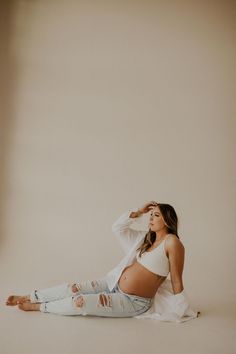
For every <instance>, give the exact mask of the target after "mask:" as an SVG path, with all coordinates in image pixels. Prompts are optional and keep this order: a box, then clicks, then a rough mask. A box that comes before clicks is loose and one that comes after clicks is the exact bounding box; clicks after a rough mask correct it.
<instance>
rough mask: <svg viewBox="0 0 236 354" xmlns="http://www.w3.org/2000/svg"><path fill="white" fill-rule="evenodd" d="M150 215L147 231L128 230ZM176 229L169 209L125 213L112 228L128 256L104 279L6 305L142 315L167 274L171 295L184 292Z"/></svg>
mask: <svg viewBox="0 0 236 354" xmlns="http://www.w3.org/2000/svg"><path fill="white" fill-rule="evenodd" d="M148 212H150V223H149V230H148V232H147V231H138V230H135V229H133V228H131V227H130V225H132V223H133V221H134V220H136V219H137V218H139V217H140V216H141V215H143V214H145V213H148ZM177 226H178V218H177V215H176V212H175V210H174V208H173V207H172V206H171V205H169V204H161V203H157V202H155V201H151V202H148V203H145V204H144V206H143V207H142V208H140V209H138V210H137V211H128V212H126V213H124V214H122V215H121V216H120V217H119V219H118V220H117V221H116V222H115V223H114V224H113V226H112V230H113V232H114V233H115V235H116V236H117V238H118V239H119V238H121V239H122V240H123V241H122V242H123V249H124V251H125V253H126V255H125V257H124V258H123V259H122V260H121V262H120V263H119V264H118V265H117V266H116V267H115V268H114V269H112V270H111V271H110V272H109V273H107V275H106V276H105V277H103V278H99V279H95V280H86V281H82V282H80V281H79V282H75V283H72V284H70V283H63V284H60V285H58V286H55V287H50V288H46V289H41V290H40V289H38V290H34V291H32V292H31V293H30V294H29V295H25V296H17V295H11V296H9V297H8V299H7V301H6V305H8V306H15V305H18V308H19V309H21V310H24V311H41V312H45V313H54V314H58V315H84V316H85V315H93V316H102V317H133V316H137V315H139V314H141V313H144V312H146V311H147V310H148V309H149V308H150V307H151V305H152V303H153V300H154V296H155V294H156V293H157V290H158V288H159V287H160V285H161V284H162V283H163V281H164V280H165V279H166V277H167V275H168V274H169V272H170V275H171V284H172V287H173V293H174V294H179V293H181V292H182V291H183V281H182V273H183V267H184V253H185V250H184V246H183V244H182V243H181V241H180V239H179V236H178V232H177Z"/></svg>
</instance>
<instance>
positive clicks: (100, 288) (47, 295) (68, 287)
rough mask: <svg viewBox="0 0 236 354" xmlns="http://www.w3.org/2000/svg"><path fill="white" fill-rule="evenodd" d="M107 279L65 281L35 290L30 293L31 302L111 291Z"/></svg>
mask: <svg viewBox="0 0 236 354" xmlns="http://www.w3.org/2000/svg"><path fill="white" fill-rule="evenodd" d="M109 291H110V290H109V288H108V286H107V283H106V281H105V280H104V279H103V278H100V279H97V280H85V281H82V282H79V283H73V284H70V283H63V284H60V285H57V286H54V287H50V288H46V289H40V290H34V291H32V292H31V293H30V302H31V303H43V302H49V301H55V300H61V299H65V298H68V297H72V296H75V295H79V294H97V293H99V292H109Z"/></svg>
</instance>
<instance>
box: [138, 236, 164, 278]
mask: <svg viewBox="0 0 236 354" xmlns="http://www.w3.org/2000/svg"><path fill="white" fill-rule="evenodd" d="M165 240H166V238H165V239H164V240H163V241H162V242H161V243H160V244H159V245H158V246H157V247H156V248H154V249H153V250H152V251H146V252H144V253H143V254H142V256H141V257H139V252H140V250H139V251H137V252H136V259H137V262H138V263H140V264H142V265H143V266H144V267H145V268H147V269H148V270H150V271H151V272H153V273H155V274H157V275H161V276H167V275H168V273H169V259H168V257H167V255H166V252H165V248H164V244H165Z"/></svg>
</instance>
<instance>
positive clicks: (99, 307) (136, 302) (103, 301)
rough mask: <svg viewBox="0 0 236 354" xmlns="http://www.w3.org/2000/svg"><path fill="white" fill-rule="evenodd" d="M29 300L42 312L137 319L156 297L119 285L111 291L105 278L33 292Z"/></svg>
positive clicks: (64, 284)
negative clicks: (133, 291) (134, 317)
mask: <svg viewBox="0 0 236 354" xmlns="http://www.w3.org/2000/svg"><path fill="white" fill-rule="evenodd" d="M72 285H74V286H76V289H75V290H72ZM76 290H77V291H76ZM75 291H76V292H75ZM30 300H31V302H32V303H41V305H40V311H41V312H46V313H54V314H58V315H70V316H73V315H74V316H76V315H83V316H86V315H91V316H102V317H133V316H137V315H139V314H141V313H144V312H146V311H147V310H148V309H149V308H150V307H151V305H152V302H153V298H146V297H141V296H137V295H130V294H127V293H124V292H123V291H122V290H121V289H120V287H119V285H118V283H117V284H116V286H115V287H114V288H113V289H112V291H110V290H109V288H108V285H107V283H106V281H105V279H103V278H100V279H97V280H92V281H90V280H86V281H83V282H79V283H74V284H69V283H63V284H61V285H58V286H55V287H51V288H47V289H42V290H34V291H32V293H31V294H30Z"/></svg>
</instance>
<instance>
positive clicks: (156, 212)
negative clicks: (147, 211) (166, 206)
mask: <svg viewBox="0 0 236 354" xmlns="http://www.w3.org/2000/svg"><path fill="white" fill-rule="evenodd" d="M151 214H152V212H151ZM154 214H159V213H158V211H155V212H154Z"/></svg>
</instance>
